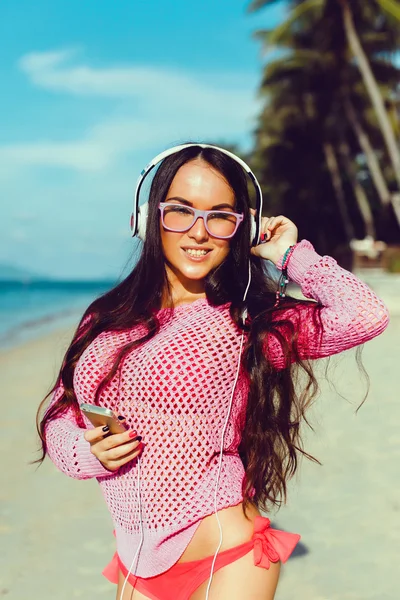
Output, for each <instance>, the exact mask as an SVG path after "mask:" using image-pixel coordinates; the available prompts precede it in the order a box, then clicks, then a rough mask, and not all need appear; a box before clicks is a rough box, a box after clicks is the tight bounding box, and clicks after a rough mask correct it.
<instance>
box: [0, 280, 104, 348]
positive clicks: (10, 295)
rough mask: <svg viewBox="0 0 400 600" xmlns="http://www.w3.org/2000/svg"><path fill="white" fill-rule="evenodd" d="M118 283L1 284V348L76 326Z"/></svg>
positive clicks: (42, 282) (4, 282)
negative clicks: (57, 329) (101, 297)
mask: <svg viewBox="0 0 400 600" xmlns="http://www.w3.org/2000/svg"><path fill="white" fill-rule="evenodd" d="M114 285H115V282H91V281H90V282H85V281H82V282H61V281H36V282H29V283H20V282H6V281H0V347H2V348H4V347H6V348H7V347H10V346H14V345H17V344H19V343H21V342H23V341H25V340H27V339H33V338H35V337H38V336H40V335H43V334H44V333H47V332H48V331H51V330H53V329H55V328H58V327H64V326H66V325H75V324H77V322H78V321H79V319H80V317H81V316H82V314H83V312H84V311H85V310H86V308H87V307H88V306H89V304H90V303H91V302H92V301H93V300H94V299H95V298H97V297H98V296H100V295H101V294H103V293H104V292H106V291H107V290H109V289H111V288H112V287H113V286H114Z"/></svg>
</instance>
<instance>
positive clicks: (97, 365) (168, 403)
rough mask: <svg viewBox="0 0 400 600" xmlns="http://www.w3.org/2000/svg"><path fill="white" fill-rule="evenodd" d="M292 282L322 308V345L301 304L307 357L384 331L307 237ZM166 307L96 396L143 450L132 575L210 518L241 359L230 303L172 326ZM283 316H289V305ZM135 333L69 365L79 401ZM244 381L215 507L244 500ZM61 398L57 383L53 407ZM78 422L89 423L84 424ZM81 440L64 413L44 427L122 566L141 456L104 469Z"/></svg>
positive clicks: (153, 564)
mask: <svg viewBox="0 0 400 600" xmlns="http://www.w3.org/2000/svg"><path fill="white" fill-rule="evenodd" d="M288 275H289V278H290V280H292V281H294V282H296V283H298V284H299V285H300V286H301V289H302V292H303V294H304V295H305V296H306V297H308V298H313V299H315V300H317V301H318V302H319V303H320V304H322V306H323V309H322V322H323V335H322V338H320V337H319V336H318V332H317V331H315V326H314V325H313V323H312V319H311V311H312V310H313V308H314V306H311V307H307V306H306V307H304V308H303V309H302V310H304V311H305V315H304V316H305V318H306V324H307V325H306V326H304V325H303V326H302V328H301V331H300V334H299V341H298V343H299V347H300V351H301V355H302V356H303V357H308V358H313V359H314V358H319V357H323V356H328V355H331V354H335V353H338V352H341V351H343V350H346V349H348V348H351V347H353V346H356V345H358V344H362V343H363V342H366V341H367V340H370V339H371V338H373V337H374V336H376V335H378V334H380V333H381V332H382V331H383V330H384V329H385V327H386V326H387V323H388V311H387V309H386V307H385V305H384V304H383V302H382V301H381V300H380V299H379V298H378V297H377V296H376V295H375V294H374V293H373V292H372V291H371V290H370V288H368V286H367V285H365V284H364V283H363V282H361V281H360V280H359V279H357V278H356V277H355V276H354V275H352V274H351V273H349V272H348V271H345V270H344V269H342V268H341V267H339V266H338V265H337V263H336V261H335V260H334V259H333V258H331V257H327V256H324V257H321V256H320V255H319V254H317V253H316V252H315V251H314V249H313V247H312V245H311V244H310V243H309V242H308V241H306V240H303V241H302V242H301V243H299V244H298V245H297V246H296V248H295V250H294V252H293V254H292V257H291V259H290V262H289V268H288ZM292 310H293V309H292ZM170 312H171V311H170V309H161V310H160V311H159V313H158V317H159V319H160V322H161V328H160V331H159V333H158V334H157V335H156V336H155V337H154V338H153V339H151V340H150V341H148V342H147V343H145V344H143V345H141V346H140V347H139V348H137V349H135V350H134V351H132V352H131V353H130V354H129V355H128V356H127V358H126V359H125V361H124V363H123V367H122V369H121V373H120V381H118V379H119V378H118V377H116V378H115V380H114V381H113V382H111V383H110V385H109V386H108V387H107V389H106V390H104V392H103V393H102V395H101V397H100V403H101V404H102V405H103V406H106V407H109V408H111V409H115V410H116V411H117V412H118V414H123V415H124V416H126V418H127V422H128V425H129V426H130V427H131V428H135V429H136V430H137V431H138V432H139V433H140V434H141V435H142V436H143V441H144V442H145V443H146V446H145V448H144V450H143V452H142V455H141V486H140V487H141V502H142V519H143V524H144V543H143V546H142V548H141V551H140V555H139V560H138V562H137V568H136V569H135V571H134V572H135V574H136V575H138V576H140V577H151V576H154V575H157V574H159V573H162V572H164V571H166V570H167V569H168V568H170V567H171V566H172V565H173V564H174V563H175V562H176V561H177V560H178V559H179V557H180V556H181V555H182V553H183V551H184V550H185V548H186V547H187V545H188V544H189V542H190V540H191V538H192V536H193V534H194V533H195V531H196V528H197V527H198V526H199V524H200V522H201V519H203V518H204V517H205V516H206V515H210V514H212V513H213V512H214V488H215V478H216V475H217V467H218V458H219V450H220V443H221V431H222V427H223V423H224V420H225V417H226V412H227V408H228V403H229V399H230V394H231V390H232V384H233V380H234V376H235V369H236V366H237V360H238V352H239V342H240V332H239V331H238V329H237V327H236V326H235V324H234V323H233V322H232V321H231V318H230V315H229V304H226V305H223V306H219V307H213V306H210V305H209V304H208V302H207V300H206V299H199V300H196V301H195V302H193V303H191V304H184V305H180V306H178V307H176V308H175V310H174V314H173V317H172V319H167V317H168V316H169V314H170ZM287 316H288V317H289V318H291V316H293V318H295V315H294V313H293V312H292V311H291V310H290V309H288V311H287ZM308 317H309V318H308ZM143 333H144V328H143V327H136V328H134V329H133V330H130V331H124V332H112V331H109V332H106V333H102V334H100V335H99V336H98V337H97V338H96V339H95V340H94V341H93V342H92V343H91V344H90V346H89V347H88V348H87V349H86V350H85V352H84V353H83V354H82V356H81V358H80V360H79V362H78V364H77V366H76V369H75V374H74V389H75V393H76V396H77V399H78V402H89V403H93V400H94V395H95V391H96V388H97V385H98V383H99V381H100V380H101V379H102V378H103V376H104V375H105V374H106V373H107V372H108V370H109V368H110V367H111V365H112V363H113V358H114V356H115V352H116V350H117V349H118V348H119V347H120V346H121V345H122V344H125V343H127V342H129V341H131V340H134V339H136V338H138V337H139V336H141V335H142V334H143ZM318 340H319V341H318ZM266 350H267V351H268V356H269V358H270V360H271V361H272V362H273V364H274V366H275V367H276V368H277V369H279V368H282V367H283V356H282V351H281V350H280V347H279V346H278V344H277V343H276V342H274V341H268V340H267V343H266ZM118 383H119V385H120V391H119V396H118ZM247 385H248V384H247V379H246V377H245V375H244V374H241V375H240V377H239V380H238V383H237V386H236V392H235V396H234V402H233V407H232V412H231V417H230V422H229V425H228V428H227V431H226V436H225V441H224V455H223V464H222V472H221V478H220V485H219V493H218V508H219V509H222V508H226V507H228V506H233V505H236V504H238V503H239V502H240V501H241V500H242V492H241V487H242V479H243V475H244V468H243V465H242V462H241V460H240V458H239V455H238V452H237V448H238V445H239V442H240V431H239V430H238V427H235V424H236V425H237V423H238V422H239V421H240V419H239V417H240V415H243V412H242V411H244V410H245V407H246V399H247V394H248V388H247ZM61 394H62V387H61V386H60V387H59V388H58V389H57V390H56V392H55V394H54V396H53V401H54V400H56V399H57V398H58V397H60V395H61ZM86 424H87V427H91V425H90V423H89V422H88V421H86ZM83 436H84V430H83V429H80V428H79V427H78V426H77V424H76V422H75V418H74V415H73V412H72V410H70V411H68V412H67V413H66V414H64V415H63V416H62V417H60V418H58V419H56V420H55V421H52V422H51V423H49V425H48V427H47V435H46V438H47V445H48V453H49V456H50V458H51V459H52V460H53V462H54V463H55V464H56V466H57V467H58V468H59V469H61V471H63V472H64V473H66V474H67V475H69V476H71V477H74V478H77V479H87V478H90V477H97V479H98V481H99V483H100V486H101V488H102V492H103V494H104V497H105V500H106V502H107V505H108V508H109V510H110V513H111V516H112V519H113V521H114V526H115V533H116V538H117V550H118V554H119V557H120V559H121V561H122V562H123V564H124V565H125V566H126V568H127V569H128V568H129V566H130V564H131V561H132V558H133V556H134V554H135V551H136V549H137V547H138V544H139V541H140V527H139V523H140V520H139V512H138V510H139V507H138V503H137V489H136V481H137V480H136V475H137V461H136V460H134V461H131V462H130V463H128V464H127V465H124V466H123V467H121V468H120V469H119V470H118V471H117V472H116V473H110V472H109V471H107V470H106V469H105V468H104V467H103V466H102V465H101V463H100V462H99V461H98V460H97V459H96V458H95V457H94V456H93V454H91V452H90V446H89V443H88V442H86V441H85V439H84V437H83Z"/></svg>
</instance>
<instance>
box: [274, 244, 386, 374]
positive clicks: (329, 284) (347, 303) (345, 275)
mask: <svg viewBox="0 0 400 600" xmlns="http://www.w3.org/2000/svg"><path fill="white" fill-rule="evenodd" d="M280 264H281V261H278V263H277V265H278V268H279V265H280ZM287 273H288V277H289V280H290V281H293V282H295V283H297V284H298V285H299V286H300V287H301V291H302V293H303V295H304V296H305V297H306V298H311V299H313V300H316V304H315V305H312V304H310V305H300V306H298V307H296V308H288V309H287V310H286V311H280V313H279V316H278V317H277V319H279V320H280V319H282V318H285V319H288V320H290V321H291V322H292V323H293V324H294V326H295V327H296V328H297V330H298V340H297V345H298V351H299V355H300V358H303V359H307V358H308V359H316V358H322V357H325V356H330V355H332V354H337V353H338V352H342V351H343V350H347V349H349V348H353V347H354V346H358V345H359V344H363V343H364V342H367V341H368V340H370V339H372V338H374V337H375V336H377V335H379V334H380V333H382V332H383V331H384V329H385V328H386V327H387V325H388V322H389V312H388V309H387V307H386V306H385V304H384V303H383V301H382V300H381V299H380V298H379V297H378V296H377V295H376V294H375V293H374V292H373V291H372V290H371V289H370V288H369V287H368V286H367V285H366V284H365V283H363V282H362V281H361V280H360V279H358V278H357V277H356V276H355V275H353V274H352V273H350V272H349V271H346V270H345V269H343V268H342V267H340V266H339V265H338V264H337V262H336V260H335V259H334V258H332V257H330V256H320V255H319V254H318V253H317V252H315V250H314V248H313V246H312V244H311V243H310V242H308V241H307V240H302V241H301V242H299V243H298V244H297V245H296V247H295V248H294V250H293V253H292V255H291V257H290V260H289V263H288V268H287ZM318 305H319V307H318ZM316 309H317V310H319V311H320V316H321V323H320V324H318V323H317V322H316V320H315V318H313V317H315V314H314V313H315V310H316ZM321 326H322V328H321ZM281 332H282V334H283V335H285V334H286V333H288V331H285V327H284V326H283V327H282V328H281ZM266 350H267V354H268V357H269V360H270V361H271V362H272V364H273V365H274V366H275V367H276V368H278V369H281V368H283V367H284V366H285V359H284V354H283V350H282V347H281V345H280V343H279V342H278V340H277V339H276V337H275V336H273V335H270V336H268V339H267V342H266Z"/></svg>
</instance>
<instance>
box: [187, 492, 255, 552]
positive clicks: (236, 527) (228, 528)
mask: <svg viewBox="0 0 400 600" xmlns="http://www.w3.org/2000/svg"><path fill="white" fill-rule="evenodd" d="M246 515H247V517H248V518H247V519H246V517H245V516H244V514H243V509H242V503H240V504H237V505H236V506H230V507H228V508H224V509H223V510H220V511H218V516H219V520H220V523H221V527H222V534H223V535H222V545H221V548H220V549H219V552H223V551H224V550H228V549H229V548H234V547H235V546H239V545H240V544H244V543H245V542H248V541H249V540H250V539H251V537H252V535H253V527H254V526H253V523H254V519H255V517H256V516H259V515H260V512H259V510H258V509H257V508H256V507H255V506H253V505H249V506H248V507H247V509H246ZM219 541H220V532H219V527H218V521H217V517H216V516H215V514H212V515H208V516H207V517H204V519H203V520H202V521H201V523H200V525H199V527H198V528H197V529H196V532H195V534H194V536H193V537H192V539H191V541H190V543H189V545H188V546H187V548H186V550H185V551H184V553H183V554H182V556H181V557H180V559H179V560H178V562H188V561H192V560H201V559H203V558H206V557H207V556H213V555H214V554H215V551H216V550H217V548H218V545H219Z"/></svg>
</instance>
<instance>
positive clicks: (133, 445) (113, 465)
mask: <svg viewBox="0 0 400 600" xmlns="http://www.w3.org/2000/svg"><path fill="white" fill-rule="evenodd" d="M107 429H108V427H107ZM107 429H105V428H104V427H95V428H94V429H88V430H87V431H85V435H84V438H85V440H86V441H87V442H89V444H90V451H91V453H92V454H94V456H95V457H96V458H97V459H98V460H99V461H100V462H101V464H102V465H103V466H104V467H105V468H106V469H108V470H109V471H112V472H114V471H117V470H118V469H119V468H120V467H122V465H125V464H126V463H127V462H129V461H130V460H133V459H134V458H136V457H137V456H138V455H139V454H140V453H141V452H142V450H143V444H142V443H141V440H142V438H141V437H140V436H138V435H137V432H136V431H132V430H128V431H125V432H124V433H115V434H111V435H109V434H107Z"/></svg>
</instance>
